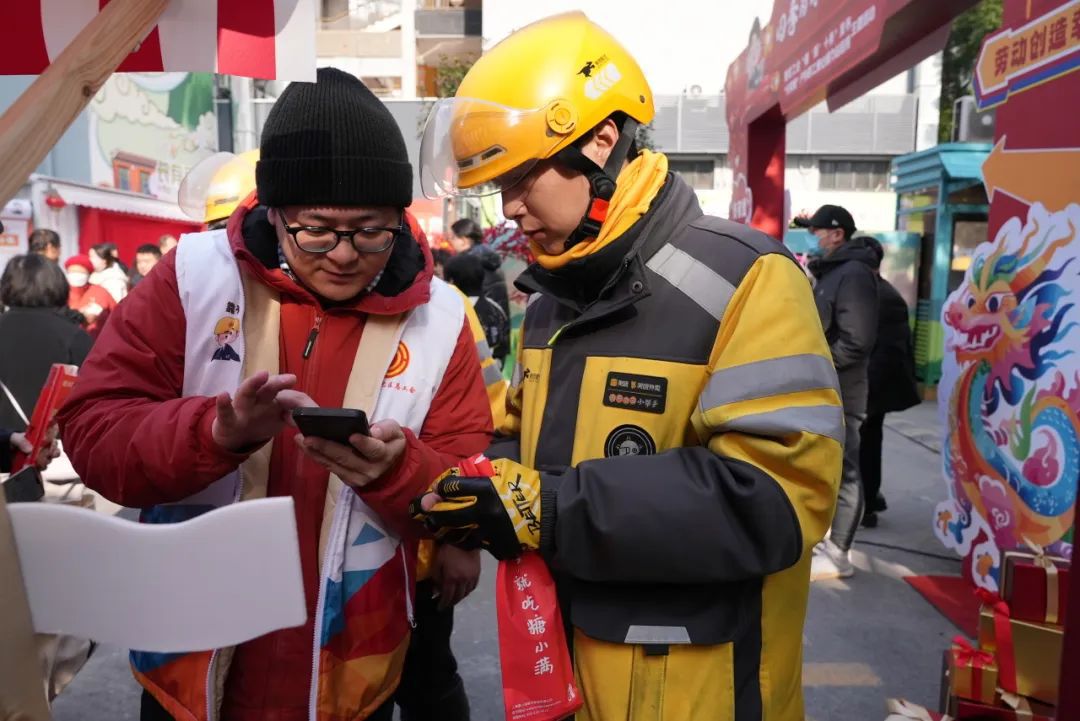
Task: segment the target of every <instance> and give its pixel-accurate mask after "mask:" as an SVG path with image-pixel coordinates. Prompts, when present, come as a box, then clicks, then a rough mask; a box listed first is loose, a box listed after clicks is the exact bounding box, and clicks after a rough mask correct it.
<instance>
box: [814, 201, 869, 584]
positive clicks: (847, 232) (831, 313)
mask: <svg viewBox="0 0 1080 721" xmlns="http://www.w3.org/2000/svg"><path fill="white" fill-rule="evenodd" d="M795 225H797V226H800V227H803V228H809V229H810V232H812V233H813V234H814V236H816V238H817V241H818V247H819V248H820V249H821V250H822V252H823V255H822V256H821V257H819V258H816V259H815V260H813V261H811V263H810V272H811V273H812V274H813V275H814V277H815V278H816V280H817V282H816V284H815V286H814V300H815V301H816V303H817V308H818V315H819V316H820V317H821V325H822V327H823V328H824V329H825V339H826V340H827V341H828V342H829V349H830V350H831V351H832V357H833V364H834V365H835V366H836V372H837V375H838V376H839V377H840V395H841V397H842V399H843V401H844V423H845V431H844V470H843V475H842V476H841V480H840V493H839V496H838V497H837V502H836V515H835V516H834V517H833V524H832V531H831V533H830V534H829V537H828V538H826V539H825V540H824V541H822V542H821V543H820V544H819V545H818V547H817V548H816V549H815V551H816V553H815V555H814V559H813V562H812V563H811V567H810V579H811V580H820V579H825V578H846V577H848V576H851V575H852V574H853V573H854V572H855V568H854V566H852V564H851V557H850V556H851V554H850V552H851V545H852V543H854V541H855V531H856V530H857V529H858V527H859V523H860V521H861V520H862V515H863V507H864V499H863V486H862V480H861V478H860V474H859V428H860V427H861V426H862V422H863V419H864V418H865V416H866V398H867V368H868V364H869V360H870V352H871V351H872V350H873V348H874V342H875V340H876V337H877V317H878V295H877V293H878V291H877V273H876V272H875V270H874V269H875V268H876V267H877V263H878V259H877V256H876V255H875V254H874V252H873V250H871V249H870V248H869V247H868V246H867V245H866V242H865V240H864V239H862V238H856V237H854V236H855V220H854V219H853V218H852V217H851V213H849V212H848V211H847V210H845V209H844V208H841V207H840V206H838V205H823V206H821V207H820V208H818V209H817V212H815V213H814V214H813V215H812V216H810V217H809V218H796V219H795Z"/></svg>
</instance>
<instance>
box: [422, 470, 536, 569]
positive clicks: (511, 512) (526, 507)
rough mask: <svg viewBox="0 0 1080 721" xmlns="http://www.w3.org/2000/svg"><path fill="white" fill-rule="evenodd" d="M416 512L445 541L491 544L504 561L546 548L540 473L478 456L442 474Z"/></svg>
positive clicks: (469, 546)
mask: <svg viewBox="0 0 1080 721" xmlns="http://www.w3.org/2000/svg"><path fill="white" fill-rule="evenodd" d="M425 506H426V507H427V508H426V510H425ZM410 512H411V513H412V516H413V518H414V519H416V520H417V521H420V522H422V523H423V524H424V525H425V526H426V527H427V529H428V530H429V531H431V532H432V533H433V534H434V535H435V539H436V540H438V541H440V542H442V543H449V544H452V545H454V546H457V547H459V548H464V549H467V550H472V549H476V548H485V549H487V550H488V551H490V552H491V555H493V556H495V558H498V559H499V560H500V561H504V560H506V559H509V558H517V557H518V556H520V555H521V553H522V551H523V550H526V549H536V548H539V547H540V474H539V473H538V472H536V471H534V470H533V469H531V468H526V467H525V466H522V465H521V464H519V463H514V462H513V461H510V460H507V459H500V460H497V461H494V462H492V461H489V460H488V459H487V458H485V457H483V456H477V457H475V458H472V459H469V460H466V461H462V462H461V464H460V465H458V466H457V467H455V468H451V469H450V470H448V471H447V472H446V473H444V474H443V475H442V476H440V477H439V478H438V479H436V481H435V482H434V483H433V484H432V485H431V488H430V489H428V492H427V493H426V494H425V495H423V496H421V497H420V498H417V499H416V500H414V501H413V502H412V504H411V506H410Z"/></svg>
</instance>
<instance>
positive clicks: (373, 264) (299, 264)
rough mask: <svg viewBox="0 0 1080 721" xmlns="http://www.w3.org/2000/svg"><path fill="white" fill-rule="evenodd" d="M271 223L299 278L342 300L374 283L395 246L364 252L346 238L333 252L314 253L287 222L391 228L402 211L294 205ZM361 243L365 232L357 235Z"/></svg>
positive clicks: (338, 227)
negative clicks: (300, 244) (301, 243)
mask: <svg viewBox="0 0 1080 721" xmlns="http://www.w3.org/2000/svg"><path fill="white" fill-rule="evenodd" d="M271 222H272V223H273V224H274V229H275V230H276V232H277V236H278V243H280V244H281V247H282V249H283V250H284V253H285V259H286V260H287V261H288V262H289V267H290V268H292V271H293V273H294V274H295V275H296V277H297V279H299V280H300V282H301V283H303V284H304V286H305V287H307V288H308V289H309V290H311V291H313V292H314V293H315V294H316V295H318V296H320V297H321V298H324V299H326V300H329V301H332V302H336V303H340V302H342V301H346V300H349V299H351V298H354V297H356V296H357V295H358V294H360V293H361V292H362V291H363V290H364V289H365V288H367V287H368V286H369V285H371V282H372V281H373V280H374V279H375V276H376V275H378V274H379V272H380V271H381V270H382V269H383V268H385V267H386V263H387V262H388V261H389V260H390V253H391V251H392V250H393V246H391V247H389V248H387V249H386V250H384V251H382V252H380V253H360V252H358V251H357V250H356V249H355V248H353V246H352V244H351V243H349V242H348V241H347V240H345V239H343V240H342V241H341V242H339V243H338V244H337V246H336V247H335V248H334V249H333V250H331V251H330V252H329V253H310V252H307V251H304V250H301V249H300V248H298V247H297V244H296V241H295V240H294V239H293V237H292V236H291V234H289V233H288V232H287V231H286V230H285V228H284V227H283V225H287V226H289V227H292V228H295V227H296V226H301V225H304V226H318V227H325V228H334V229H335V230H359V229H360V228H373V227H381V228H389V227H396V226H398V225H399V224H401V210H400V209H397V208H388V207H378V208H365V207H355V206H354V207H345V208H320V207H310V206H290V207H287V208H282V209H275V210H273V211H271ZM356 238H357V241H358V244H359V242H360V241H362V239H363V235H362V234H358V235H357V236H356Z"/></svg>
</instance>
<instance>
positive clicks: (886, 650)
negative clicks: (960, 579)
mask: <svg viewBox="0 0 1080 721" xmlns="http://www.w3.org/2000/svg"><path fill="white" fill-rule="evenodd" d="M886 426H887V430H886V436H885V452H884V466H885V484H884V492H885V495H886V497H887V498H888V502H889V510H888V511H887V512H886V513H883V514H881V515H880V525H879V527H878V528H876V529H873V530H865V529H864V530H863V531H862V532H861V533H860V534H859V537H858V539H857V541H856V550H855V554H854V555H855V560H856V564H857V566H858V568H859V570H860V572H859V573H858V574H857V575H856V576H855V577H854V578H852V579H849V580H847V581H831V582H826V583H821V584H818V585H815V586H814V588H813V591H812V593H811V594H810V608H809V613H808V618H807V623H806V633H805V649H806V650H805V673H804V678H805V687H806V703H807V714H808V716H809V718H810V719H812V720H814V721H832V720H833V719H836V720H839V719H858V720H859V721H871V720H874V719H881V718H884V717H885V715H886V714H885V711H884V699H885V698H886V697H889V696H903V697H906V698H908V699H910V700H912V701H916V702H919V703H922V704H925V705H930V706H932V707H933V706H934V705H936V703H937V696H938V675H939V672H940V662H941V661H940V660H941V651H942V649H943V648H945V647H946V645H947V644H948V640H949V638H951V637H952V636H953V635H954V634H955V633H956V632H957V631H956V629H955V628H954V627H953V626H951V625H950V624H949V623H948V622H947V621H945V620H944V619H943V618H942V617H941V616H939V615H938V614H937V612H936V611H934V610H933V608H931V607H930V606H929V605H928V604H927V603H926V602H925V601H923V600H922V598H921V597H920V596H919V595H918V594H917V593H915V591H913V590H912V589H911V588H910V587H909V586H908V585H907V584H906V583H905V582H904V581H903V580H902V578H903V576H905V575H909V574H912V573H917V574H925V573H959V570H960V564H959V561H957V560H954V559H951V558H949V557H948V554H947V553H946V552H945V551H944V550H943V549H942V548H941V547H940V545H939V544H938V543H937V541H936V540H935V539H934V537H933V534H932V531H931V529H930V518H931V514H932V511H933V507H934V504H935V503H936V502H937V501H938V500H940V499H941V498H942V496H943V494H944V492H945V490H944V485H943V483H942V481H941V480H940V477H941V474H940V457H939V456H938V454H937V453H936V452H935V450H933V448H934V443H935V442H936V434H937V417H936V408H935V407H934V406H933V405H932V404H924V405H923V406H921V407H918V408H914V409H912V410H911V411H907V412H905V413H903V414H897V416H896V417H895V418H893V417H890V418H889V420H888V422H887V423H886ZM939 556H941V557H939ZM494 577H495V574H494V564H493V563H488V564H487V566H486V567H485V575H484V579H483V580H482V582H481V587H480V589H479V590H478V591H477V592H476V593H475V594H473V596H472V597H471V598H469V599H468V600H467V601H466V602H465V604H464V605H463V606H462V607H461V609H460V610H459V614H458V628H457V632H456V634H455V638H454V646H455V649H456V651H457V655H458V658H459V661H460V664H461V671H462V675H463V676H464V678H465V681H466V683H467V685H468V688H469V694H470V698H471V699H472V704H473V719H474V721H502V719H503V718H504V716H503V713H502V702H501V690H500V686H499V671H498V649H497V645H496V640H495V615H494V614H495V611H494V603H493V600H492V598H493V593H492V584H493V582H494ZM137 697H138V691H137V689H136V687H135V684H134V682H132V681H131V679H130V676H129V674H128V672H127V668H126V654H123V653H121V652H120V651H119V650H116V649H104V650H103V651H102V652H101V653H99V655H97V656H96V657H95V658H94V659H93V660H92V661H91V662H90V663H89V664H88V665H87V667H86V669H84V671H83V672H82V674H81V675H80V676H79V677H78V678H77V679H76V680H75V682H74V683H73V684H72V685H71V687H70V688H69V689H68V690H67V691H66V692H65V693H64V694H63V695H62V696H61V697H60V698H58V699H57V700H56V703H55V707H54V716H55V718H56V721H123V720H125V719H137V718H138V711H137Z"/></svg>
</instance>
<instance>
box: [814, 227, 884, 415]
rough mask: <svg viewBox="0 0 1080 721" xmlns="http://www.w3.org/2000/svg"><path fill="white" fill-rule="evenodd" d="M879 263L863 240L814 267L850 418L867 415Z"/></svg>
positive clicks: (820, 306)
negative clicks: (869, 367)
mask: <svg viewBox="0 0 1080 721" xmlns="http://www.w3.org/2000/svg"><path fill="white" fill-rule="evenodd" d="M876 260H877V258H876V256H875V255H874V252H873V251H872V250H870V248H869V247H867V245H866V243H865V242H864V241H863V240H862V239H861V238H853V239H851V240H849V241H848V242H846V243H844V244H843V245H842V246H840V247H839V248H837V249H836V250H835V251H833V252H832V253H831V254H830V255H828V256H826V257H824V258H818V259H815V260H814V261H812V262H811V263H810V272H811V273H813V274H814V277H815V278H817V284H816V285H815V286H814V300H815V301H816V302H817V308H818V315H819V316H820V317H821V326H822V328H824V330H825V340H827V341H828V342H829V350H831V351H832V357H833V364H834V365H835V366H836V373H837V375H838V376H839V377H840V394H841V396H843V399H844V412H845V413H855V414H862V413H866V400H867V395H868V390H867V385H868V384H867V372H868V366H869V363H870V353H871V351H872V350H873V349H874V343H875V341H876V340H877V326H878V290H877V282H878V278H877V273H876V272H875V271H874V265H875V262H876Z"/></svg>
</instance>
